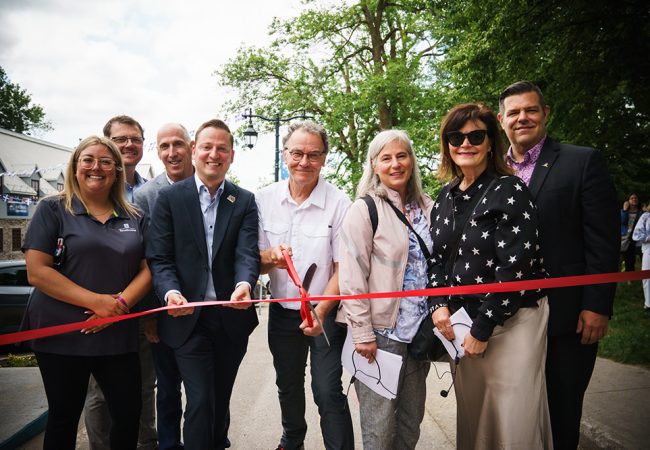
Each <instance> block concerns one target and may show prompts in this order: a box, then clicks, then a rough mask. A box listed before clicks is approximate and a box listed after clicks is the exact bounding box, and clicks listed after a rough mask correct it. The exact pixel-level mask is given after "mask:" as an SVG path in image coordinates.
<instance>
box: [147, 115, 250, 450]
mask: <svg viewBox="0 0 650 450" xmlns="http://www.w3.org/2000/svg"><path fill="white" fill-rule="evenodd" d="M192 156H193V158H194V161H195V174H194V176H193V177H190V178H187V179H185V180H183V181H179V182H178V183H174V184H173V185H172V186H169V187H166V188H163V189H162V190H161V191H160V194H159V196H158V200H157V201H156V204H155V206H154V210H153V214H152V218H151V225H150V229H149V236H148V238H147V243H148V245H147V259H148V260H149V265H150V267H151V271H152V273H153V276H154V289H155V291H156V294H157V295H158V297H159V298H160V299H162V300H163V301H164V303H165V304H167V305H187V307H185V308H178V309H173V310H170V311H169V314H168V315H164V316H163V317H161V318H160V321H159V324H158V333H159V335H160V338H161V339H162V341H163V342H164V343H165V344H167V345H169V346H170V347H172V348H173V349H174V355H175V357H176V361H177V363H178V367H179V369H180V372H181V377H182V379H183V383H184V386H185V392H186V396H187V405H186V411H185V424H184V428H183V436H184V441H185V448H187V449H188V450H194V449H196V450H199V449H200V450H203V449H214V448H224V446H223V445H224V442H225V437H226V436H225V423H226V421H225V418H226V415H227V411H228V405H229V402H230V395H231V393H232V387H233V384H234V382H235V377H236V375H237V370H238V369H239V365H240V363H241V361H242V359H243V357H244V354H245V353H246V348H247V345H248V336H249V335H250V333H251V332H252V331H253V329H254V328H255V327H256V326H257V324H258V320H257V314H256V313H255V309H254V308H251V303H249V302H247V301H246V300H250V299H251V296H250V291H251V286H252V285H253V284H254V283H255V281H256V280H257V277H258V274H259V251H258V249H257V227H258V219H257V207H256V204H255V198H254V196H253V194H252V193H251V192H248V191H246V190H244V189H242V188H240V187H238V186H236V185H234V184H232V183H230V182H229V181H227V180H226V179H225V176H226V172H227V171H228V168H229V167H230V164H231V163H232V161H233V158H234V150H233V136H232V134H231V133H230V129H229V128H228V126H227V125H226V124H225V123H224V122H222V121H220V120H217V119H214V120H210V121H208V122H205V123H204V124H202V125H201V126H200V127H199V128H198V130H197V131H196V134H195V142H194V144H193V146H192ZM213 299H219V300H224V299H226V300H228V299H229V300H232V301H233V304H232V305H228V306H227V307H223V306H220V307H209V308H194V307H192V306H191V305H192V302H196V301H203V300H213ZM215 423H224V429H223V430H216V429H215V428H214V426H213V424H215Z"/></svg>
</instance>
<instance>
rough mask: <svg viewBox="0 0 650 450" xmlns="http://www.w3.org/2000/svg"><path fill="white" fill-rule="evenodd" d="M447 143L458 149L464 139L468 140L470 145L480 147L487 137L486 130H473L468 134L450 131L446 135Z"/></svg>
mask: <svg viewBox="0 0 650 450" xmlns="http://www.w3.org/2000/svg"><path fill="white" fill-rule="evenodd" d="M446 136H447V141H449V143H450V144H451V145H453V146H454V147H460V146H461V145H463V142H465V138H467V139H468V140H469V143H470V144H472V145H481V144H482V143H483V141H484V140H485V136H487V130H474V131H470V132H469V133H461V132H460V131H450V132H449V133H447V134H446Z"/></svg>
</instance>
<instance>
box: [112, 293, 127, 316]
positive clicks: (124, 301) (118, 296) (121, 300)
mask: <svg viewBox="0 0 650 450" xmlns="http://www.w3.org/2000/svg"><path fill="white" fill-rule="evenodd" d="M115 300H117V301H118V302H120V303H121V304H123V305H124V307H125V308H126V310H127V311H128V310H129V304H128V303H126V300H124V297H122V293H121V292H120V293H119V294H117V297H115Z"/></svg>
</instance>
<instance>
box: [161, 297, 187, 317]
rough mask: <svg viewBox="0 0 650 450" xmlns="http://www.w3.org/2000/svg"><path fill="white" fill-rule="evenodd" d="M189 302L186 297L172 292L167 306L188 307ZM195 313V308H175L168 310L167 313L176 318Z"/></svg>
mask: <svg viewBox="0 0 650 450" xmlns="http://www.w3.org/2000/svg"><path fill="white" fill-rule="evenodd" d="M187 304H188V301H187V299H186V298H185V297H183V296H182V295H181V294H177V293H176V292H172V293H170V294H169V295H168V296H167V305H168V306H176V305H187ZM193 312H194V308H193V307H191V306H190V307H188V308H174V309H168V310H167V313H168V314H169V315H170V316H174V317H180V316H188V315H190V314H192V313H193Z"/></svg>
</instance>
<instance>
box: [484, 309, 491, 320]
mask: <svg viewBox="0 0 650 450" xmlns="http://www.w3.org/2000/svg"><path fill="white" fill-rule="evenodd" d="M485 315H486V316H488V317H490V318H492V310H491V309H488V310H487V311H485Z"/></svg>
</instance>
